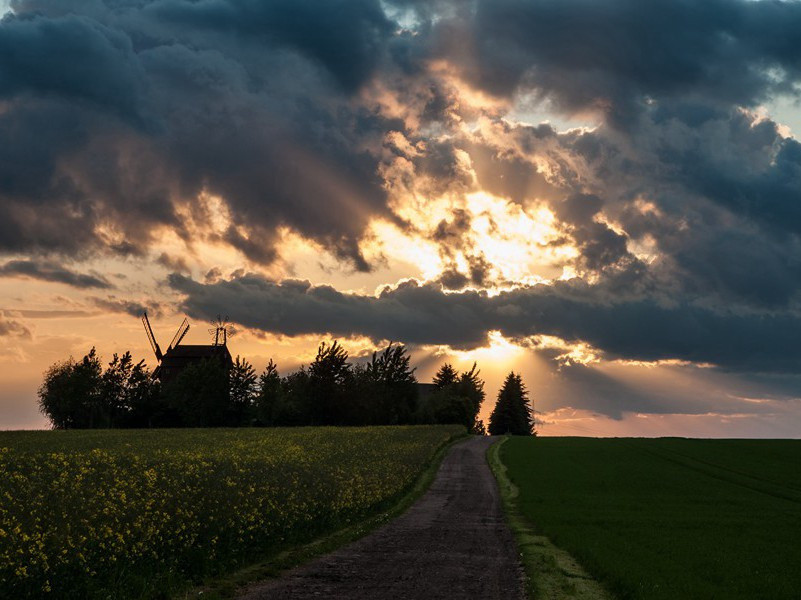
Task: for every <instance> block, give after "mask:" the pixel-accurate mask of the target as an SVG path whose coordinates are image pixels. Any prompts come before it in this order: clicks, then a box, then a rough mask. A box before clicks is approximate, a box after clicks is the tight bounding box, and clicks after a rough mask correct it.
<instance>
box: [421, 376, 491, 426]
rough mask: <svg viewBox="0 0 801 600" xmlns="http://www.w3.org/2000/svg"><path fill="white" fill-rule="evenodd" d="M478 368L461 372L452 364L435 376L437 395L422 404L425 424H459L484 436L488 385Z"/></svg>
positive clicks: (434, 393)
mask: <svg viewBox="0 0 801 600" xmlns="http://www.w3.org/2000/svg"><path fill="white" fill-rule="evenodd" d="M479 373H480V371H479V370H478V365H477V364H476V363H473V366H472V367H471V369H470V370H469V371H466V372H464V373H461V374H460V373H459V372H458V371H457V370H456V369H454V368H453V366H452V365H450V364H449V363H445V364H444V365H442V366H441V367H440V368H439V370H438V371H437V373H436V375H434V380H433V382H434V392H433V393H432V394H431V395H429V396H428V397H427V398H426V399H425V400H424V401H423V402H421V407H420V410H419V411H418V421H420V422H423V423H459V424H461V425H464V426H465V427H466V428H467V430H468V431H469V432H471V433H480V431H481V428H480V427H479V425H478V413H479V411H480V410H481V403H482V402H483V401H484V382H483V381H482V380H481V378H480V377H479Z"/></svg>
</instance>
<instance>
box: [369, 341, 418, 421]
mask: <svg viewBox="0 0 801 600" xmlns="http://www.w3.org/2000/svg"><path fill="white" fill-rule="evenodd" d="M409 361H410V357H409V355H408V354H407V352H406V348H405V346H402V345H400V344H399V345H397V346H393V345H392V344H390V345H389V346H387V347H386V348H385V349H384V351H383V352H381V353H380V354H378V353H377V352H373V357H372V359H371V361H370V362H369V363H367V365H366V366H365V368H364V370H363V376H364V379H365V381H366V382H367V385H366V386H365V387H366V389H364V390H362V391H361V393H362V395H364V396H367V400H368V401H369V407H368V408H367V409H366V410H365V413H366V415H367V417H368V419H369V420H370V423H381V424H386V425H397V424H399V423H410V422H411V420H412V416H413V414H414V411H415V409H416V408H417V380H416V379H415V377H414V369H412V368H410V366H409ZM355 395H358V394H355Z"/></svg>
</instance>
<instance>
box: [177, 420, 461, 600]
mask: <svg viewBox="0 0 801 600" xmlns="http://www.w3.org/2000/svg"><path fill="white" fill-rule="evenodd" d="M469 437H470V434H468V433H467V432H465V433H462V434H458V435H455V436H453V437H452V438H451V439H449V440H448V441H446V442H443V443H442V444H440V446H439V447H438V448H437V449H436V450H435V451H434V454H433V455H432V457H431V459H430V460H429V461H428V464H427V465H426V466H425V467H424V469H423V471H422V472H421V473H420V475H418V477H417V479H416V480H415V482H414V483H413V484H411V486H410V487H409V488H408V489H407V490H406V491H405V492H402V493H401V495H400V497H399V498H398V499H397V500H396V501H395V502H393V503H392V504H391V505H390V506H389V507H387V508H385V509H383V510H379V512H378V513H377V514H375V515H373V516H370V517H367V518H366V519H364V520H362V521H359V522H358V523H355V524H353V525H349V526H347V527H344V528H342V529H338V530H336V531H334V532H331V533H329V534H326V535H324V536H322V537H319V538H317V539H314V540H312V541H310V542H307V543H305V544H302V545H300V546H297V547H294V548H287V549H285V550H282V551H280V552H278V553H277V554H274V555H272V556H269V557H267V558H265V559H263V560H260V561H259V562H257V563H254V564H252V565H248V566H246V567H243V568H241V569H238V570H236V571H233V572H231V573H228V574H226V575H223V576H221V577H216V578H213V579H211V580H209V581H207V582H205V583H204V584H203V585H200V586H196V587H194V588H191V589H189V590H182V591H180V592H178V593H176V594H174V595H172V598H173V600H199V599H203V600H230V599H232V598H236V597H237V596H238V595H239V593H240V592H241V591H242V590H243V589H244V588H245V587H247V586H248V585H250V584H252V583H255V582H257V581H262V580H265V579H273V578H275V577H278V576H280V575H281V574H282V573H284V572H285V571H288V570H289V569H292V568H294V567H297V566H299V565H302V564H303V563H306V562H309V561H311V560H313V559H315V558H317V557H319V556H322V555H324V554H328V553H329V552H333V551H334V550H336V549H338V548H341V547H342V546H345V545H347V544H349V543H351V542H355V541H356V540H358V539H360V538H362V537H364V536H365V535H367V534H368V533H371V532H372V531H374V530H376V529H378V528H379V527H381V526H382V525H384V524H386V523H388V522H389V521H391V520H392V519H394V518H395V517H397V516H399V515H400V514H402V513H404V512H405V511H406V510H407V509H408V508H409V507H410V506H411V505H412V504H414V503H415V502H416V501H417V500H418V499H419V498H420V497H421V496H422V495H423V494H424V493H425V492H426V490H428V488H429V486H430V485H431V483H432V482H433V481H434V477H436V474H437V471H439V467H440V464H441V463H442V459H443V458H445V455H446V454H447V453H448V451H449V450H450V449H451V447H453V446H454V445H456V444H457V443H459V442H461V441H464V440H465V439H467V438H469Z"/></svg>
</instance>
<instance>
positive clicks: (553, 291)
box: [170, 274, 801, 372]
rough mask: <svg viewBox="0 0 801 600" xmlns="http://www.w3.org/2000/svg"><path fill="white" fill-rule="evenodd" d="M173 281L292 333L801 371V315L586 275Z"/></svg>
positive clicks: (215, 307)
mask: <svg viewBox="0 0 801 600" xmlns="http://www.w3.org/2000/svg"><path fill="white" fill-rule="evenodd" d="M170 284H171V286H172V287H173V288H174V289H175V290H177V291H179V292H182V293H183V294H185V295H186V298H185V300H184V305H183V308H184V309H185V310H186V312H187V314H189V315H190V316H193V317H195V318H204V319H208V318H210V317H212V316H213V315H215V314H217V313H219V312H221V311H222V312H225V313H227V314H230V315H232V317H233V318H234V319H235V320H236V321H237V322H239V323H241V324H242V325H245V326H247V327H252V328H254V329H260V330H262V331H266V332H271V333H280V334H286V335H301V334H313V333H317V334H323V333H329V334H333V335H338V336H346V335H352V334H361V335H365V336H369V337H371V338H373V339H377V340H380V339H391V340H398V341H402V342H405V343H413V344H448V345H450V346H452V347H455V348H475V347H478V346H481V345H484V344H485V343H486V341H487V337H486V334H487V331H489V330H499V331H500V332H501V333H502V334H503V335H504V336H506V337H508V338H524V337H527V336H532V335H537V334H547V335H553V336H558V337H560V338H562V339H564V340H566V341H568V342H575V341H584V342H587V343H589V344H591V345H592V346H594V347H596V348H598V349H600V350H602V351H603V352H605V353H606V355H607V356H608V357H613V358H624V359H636V360H647V361H655V360H663V359H680V360H686V361H692V362H697V363H711V364H714V365H718V366H721V367H724V368H729V369H733V370H752V371H776V372H782V371H792V370H797V369H798V368H799V367H801V347H799V345H798V344H797V338H798V331H799V330H801V316H799V315H798V314H796V313H794V312H789V311H787V312H779V313H756V314H755V313H752V312H738V311H734V310H725V309H713V308H709V307H706V306H703V305H698V304H690V303H681V302H679V303H662V302H660V301H658V300H656V299H653V298H642V299H632V300H621V301H616V300H615V289H616V287H617V286H616V285H615V284H614V283H612V284H609V285H608V286H600V285H599V286H591V285H588V284H586V283H583V282H579V281H577V280H572V281H569V282H559V283H556V284H553V285H538V286H533V287H526V288H519V289H516V290H512V291H508V292H501V293H499V294H498V295H496V296H489V295H487V294H486V293H483V292H473V291H465V292H459V293H445V292H444V291H443V290H442V289H441V288H440V287H439V286H438V285H433V284H427V285H418V284H417V283H415V282H414V281H410V282H406V283H403V284H401V285H399V286H398V287H397V288H395V289H389V288H387V289H385V290H384V291H383V292H382V293H381V294H379V296H378V297H372V296H362V295H358V294H347V293H342V292H339V291H337V290H335V289H333V288H331V287H328V286H316V287H315V286H312V285H311V284H310V283H309V282H306V281H294V280H287V281H283V282H280V283H277V282H273V281H270V280H267V279H265V278H263V277H261V276H257V275H245V276H242V277H239V278H235V279H232V280H230V281H220V282H217V283H214V284H209V285H204V284H202V283H199V282H196V281H193V280H192V279H190V278H187V277H184V276H181V275H177V274H174V275H171V276H170Z"/></svg>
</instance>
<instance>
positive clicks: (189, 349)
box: [153, 344, 234, 383]
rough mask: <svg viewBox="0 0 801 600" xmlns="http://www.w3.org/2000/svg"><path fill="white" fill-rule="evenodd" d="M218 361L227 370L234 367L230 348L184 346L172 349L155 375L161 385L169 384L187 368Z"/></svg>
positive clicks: (221, 346) (220, 346) (165, 355)
mask: <svg viewBox="0 0 801 600" xmlns="http://www.w3.org/2000/svg"><path fill="white" fill-rule="evenodd" d="M208 359H216V360H219V361H221V362H222V364H223V366H224V367H225V368H226V370H227V369H230V368H231V365H233V362H234V361H233V359H232V358H231V353H230V352H229V351H228V346H227V345H226V346H223V345H219V346H201V345H188V344H187V345H183V346H176V347H175V348H170V349H169V350H167V352H166V353H165V354H164V356H163V357H162V359H161V363H160V364H159V366H158V367H156V370H155V371H154V373H153V376H154V377H157V378H158V379H159V381H161V383H168V382H170V381H172V380H173V379H175V378H176V377H178V375H179V374H180V373H181V371H183V370H184V369H185V368H186V367H188V366H189V365H192V364H196V363H199V362H200V361H202V360H208Z"/></svg>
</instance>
